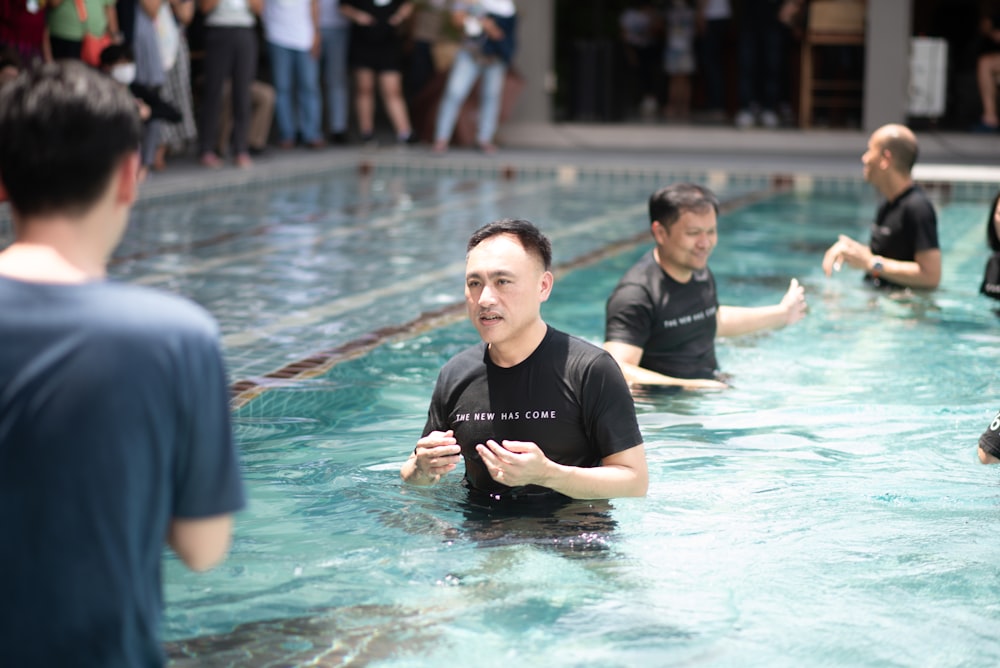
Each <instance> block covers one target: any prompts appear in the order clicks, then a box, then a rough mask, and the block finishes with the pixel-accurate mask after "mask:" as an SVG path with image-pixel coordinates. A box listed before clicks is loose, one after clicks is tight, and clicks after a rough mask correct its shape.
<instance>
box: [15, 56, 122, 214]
mask: <svg viewBox="0 0 1000 668" xmlns="http://www.w3.org/2000/svg"><path fill="white" fill-rule="evenodd" d="M140 137H141V124H140V121H139V110H138V107H137V105H136V103H135V100H134V99H133V98H132V95H131V93H129V92H128V90H127V89H126V88H124V87H123V86H122V85H121V84H119V83H118V82H116V81H114V80H113V79H111V77H108V76H107V75H105V74H102V73H101V72H98V71H97V70H95V69H92V68H90V67H88V66H86V65H84V64H83V63H81V62H78V61H69V60H67V61H58V62H54V63H45V64H43V65H40V66H38V67H35V68H32V69H29V70H28V71H26V72H23V73H22V74H21V75H20V76H19V77H18V78H17V79H15V80H14V81H12V82H11V83H9V84H8V85H6V86H4V87H3V89H2V90H0V181H2V182H3V187H4V189H5V190H6V191H7V197H8V198H9V199H10V204H11V207H12V208H13V209H14V211H16V212H17V213H19V214H21V215H25V216H36V215H40V214H50V213H65V214H70V215H79V214H81V213H83V212H85V211H86V210H87V209H88V208H90V207H91V206H92V205H93V204H95V203H96V202H97V200H98V199H99V198H100V197H101V195H102V194H103V192H104V189H105V188H106V187H107V186H108V183H109V182H110V180H111V176H112V173H113V172H114V169H115V168H116V166H117V165H119V164H120V162H121V160H122V159H124V157H125V156H127V155H128V154H129V153H132V152H134V151H137V150H138V148H139V140H140Z"/></svg>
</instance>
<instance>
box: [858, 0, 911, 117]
mask: <svg viewBox="0 0 1000 668" xmlns="http://www.w3.org/2000/svg"><path fill="white" fill-rule="evenodd" d="M911 2H912V0H869V2H868V14H867V21H868V25H867V26H866V30H865V88H864V96H865V97H864V113H863V116H864V129H865V130H866V131H867V132H872V131H874V130H875V129H877V128H878V127H880V126H882V125H884V124H886V123H903V122H905V121H906V109H907V100H908V96H909V87H910V35H911V32H912V26H911V23H912V13H913V12H912V7H911Z"/></svg>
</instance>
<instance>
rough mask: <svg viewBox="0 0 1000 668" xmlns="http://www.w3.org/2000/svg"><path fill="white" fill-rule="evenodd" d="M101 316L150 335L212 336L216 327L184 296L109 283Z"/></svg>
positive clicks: (216, 330) (203, 309) (210, 316)
mask: <svg viewBox="0 0 1000 668" xmlns="http://www.w3.org/2000/svg"><path fill="white" fill-rule="evenodd" d="M102 288H103V290H104V291H106V295H105V296H104V297H103V299H102V301H103V307H104V308H105V309H107V310H106V311H105V312H104V313H105V314H106V315H112V316H114V317H116V318H120V319H121V320H120V322H121V325H122V326H123V327H137V328H141V329H146V330H150V331H151V332H154V333H155V332H158V331H159V332H163V333H167V332H178V331H187V332H190V333H192V334H202V335H206V336H212V337H215V336H217V335H218V331H219V329H218V324H217V323H216V321H215V318H214V317H212V315H211V314H210V313H209V312H208V311H207V310H205V308H203V307H202V306H200V305H199V304H196V303H195V302H193V301H191V300H190V299H188V298H186V297H182V296H180V295H175V294H171V293H169V292H164V291H161V290H155V289H152V288H147V287H144V286H137V285H128V284H123V283H116V282H113V281H109V282H107V283H105V284H104V285H103V286H102Z"/></svg>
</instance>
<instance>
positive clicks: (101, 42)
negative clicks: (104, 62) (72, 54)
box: [76, 0, 111, 67]
mask: <svg viewBox="0 0 1000 668" xmlns="http://www.w3.org/2000/svg"><path fill="white" fill-rule="evenodd" d="M84 2H85V0H76V14H77V16H79V17H80V23H84V24H86V22H87V5H86V4H84ZM108 46H111V37H110V36H109V35H108V34H107V33H104V34H103V35H101V36H100V37H96V36H94V35H91V34H90V33H89V32H87V26H86V25H84V27H83V42H82V44H81V45H80V60H82V61H83V62H85V63H87V64H88V65H90V66H91V67H99V66H100V65H101V51H104V49H105V48H106V47H108Z"/></svg>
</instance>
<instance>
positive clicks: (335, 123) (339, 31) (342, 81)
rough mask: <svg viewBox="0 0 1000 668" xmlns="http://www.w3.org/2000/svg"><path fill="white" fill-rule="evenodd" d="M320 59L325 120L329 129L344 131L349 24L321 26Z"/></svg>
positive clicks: (347, 92)
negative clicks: (324, 88) (321, 63)
mask: <svg viewBox="0 0 1000 668" xmlns="http://www.w3.org/2000/svg"><path fill="white" fill-rule="evenodd" d="M321 37H322V39H323V43H322V51H321V53H320V60H321V61H322V62H323V85H324V86H326V122H327V125H329V128H330V132H347V109H348V102H349V101H350V89H349V87H348V86H349V83H348V80H347V47H348V45H349V44H350V42H349V40H350V38H351V26H349V25H346V26H341V27H337V28H323V29H322V31H321Z"/></svg>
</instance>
